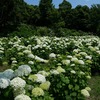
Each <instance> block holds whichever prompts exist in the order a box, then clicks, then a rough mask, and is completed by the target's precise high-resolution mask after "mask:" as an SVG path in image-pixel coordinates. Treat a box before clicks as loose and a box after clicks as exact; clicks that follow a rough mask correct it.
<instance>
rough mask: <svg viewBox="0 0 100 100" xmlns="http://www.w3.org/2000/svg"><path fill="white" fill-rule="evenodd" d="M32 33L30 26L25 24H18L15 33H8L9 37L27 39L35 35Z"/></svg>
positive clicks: (32, 29) (33, 31)
mask: <svg viewBox="0 0 100 100" xmlns="http://www.w3.org/2000/svg"><path fill="white" fill-rule="evenodd" d="M34 33H35V29H34V28H33V27H32V26H30V25H26V24H20V25H19V26H18V27H17V29H16V31H14V32H12V33H10V34H9V36H11V37H12V36H18V37H29V36H33V35H35V34H34Z"/></svg>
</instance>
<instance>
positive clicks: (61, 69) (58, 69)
mask: <svg viewBox="0 0 100 100" xmlns="http://www.w3.org/2000/svg"><path fill="white" fill-rule="evenodd" d="M57 71H58V72H59V73H64V72H65V69H63V68H62V67H61V66H58V67H57Z"/></svg>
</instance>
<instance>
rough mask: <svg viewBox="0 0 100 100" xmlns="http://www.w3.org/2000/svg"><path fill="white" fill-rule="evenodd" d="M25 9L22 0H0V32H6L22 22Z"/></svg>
mask: <svg viewBox="0 0 100 100" xmlns="http://www.w3.org/2000/svg"><path fill="white" fill-rule="evenodd" d="M25 10H26V3H25V2H24V0H8V1H7V0H3V1H2V0H0V33H1V32H5V33H6V34H7V32H10V31H11V30H14V29H15V27H16V26H17V25H18V24H19V23H21V22H23V19H24V18H25V17H24V16H25ZM6 34H3V35H6Z"/></svg>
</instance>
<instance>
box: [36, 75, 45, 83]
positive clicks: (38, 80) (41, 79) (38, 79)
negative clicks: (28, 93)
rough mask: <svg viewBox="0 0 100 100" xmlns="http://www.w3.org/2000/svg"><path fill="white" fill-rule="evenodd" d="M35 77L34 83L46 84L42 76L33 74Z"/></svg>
mask: <svg viewBox="0 0 100 100" xmlns="http://www.w3.org/2000/svg"><path fill="white" fill-rule="evenodd" d="M35 75H36V76H37V79H36V80H35V81H36V82H39V83H43V82H46V78H45V76H44V75H41V74H35Z"/></svg>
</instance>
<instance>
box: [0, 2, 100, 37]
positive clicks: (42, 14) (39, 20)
mask: <svg viewBox="0 0 100 100" xmlns="http://www.w3.org/2000/svg"><path fill="white" fill-rule="evenodd" d="M21 24H25V25H30V26H34V27H40V26H41V27H48V28H51V29H59V28H67V29H75V30H78V31H79V30H80V31H84V32H91V33H93V34H94V35H98V36H100V4H96V5H92V6H91V8H89V7H88V6H86V5H85V6H81V5H78V6H76V7H75V8H72V5H71V3H70V2H68V1H66V0H63V2H62V3H61V4H59V7H58V8H55V7H54V5H53V4H52V0H40V2H39V5H38V6H36V5H28V4H27V3H26V2H24V0H0V36H6V35H7V34H8V33H10V32H13V31H15V30H16V29H17V27H18V26H19V25H21Z"/></svg>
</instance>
